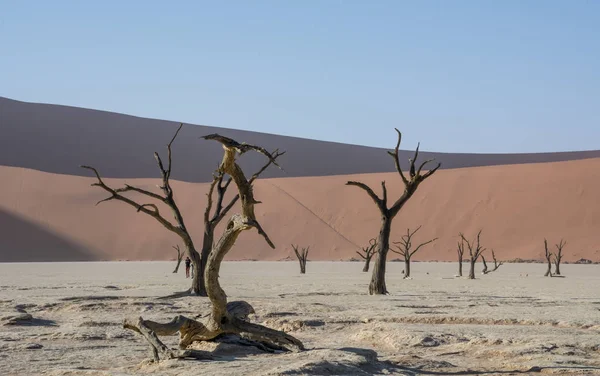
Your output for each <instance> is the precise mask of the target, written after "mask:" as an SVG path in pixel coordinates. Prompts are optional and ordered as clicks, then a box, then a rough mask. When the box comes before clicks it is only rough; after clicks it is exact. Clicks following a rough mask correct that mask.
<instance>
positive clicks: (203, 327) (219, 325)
mask: <svg viewBox="0 0 600 376" xmlns="http://www.w3.org/2000/svg"><path fill="white" fill-rule="evenodd" d="M204 139H206V140H216V141H218V142H220V143H221V144H222V145H223V148H224V149H225V155H224V156H223V161H222V162H221V165H220V167H219V171H220V172H221V173H226V174H228V175H230V176H231V177H232V178H233V181H234V182H235V184H236V186H237V188H238V191H239V195H240V201H241V209H242V213H241V214H234V215H233V216H232V217H231V219H230V220H229V221H228V222H227V226H226V229H225V231H224V232H223V235H222V236H221V238H220V239H219V240H218V242H217V243H216V244H215V246H214V247H213V248H212V250H211V252H210V254H209V256H208V259H207V263H206V272H205V274H204V284H205V286H206V292H207V295H208V298H209V299H210V302H211V305H212V309H211V312H210V314H209V315H208V317H207V318H206V320H204V321H202V322H200V321H196V320H194V319H190V318H187V317H184V316H176V317H175V318H174V319H173V320H172V321H170V322H168V323H164V324H163V323H157V322H153V321H149V320H144V319H142V318H141V317H140V318H135V319H125V320H124V322H123V326H124V327H125V328H127V329H131V330H133V331H136V332H138V333H140V334H142V335H143V336H144V337H145V338H146V340H147V341H148V343H149V344H150V347H151V350H152V354H153V356H154V358H155V360H157V361H158V360H159V359H160V357H161V356H162V358H163V359H164V358H167V359H168V358H186V357H191V358H197V359H198V358H200V359H210V354H208V353H206V352H203V351H197V350H187V347H188V346H189V345H190V344H191V343H193V342H194V341H209V340H212V339H214V338H216V337H217V336H219V335H221V334H235V335H243V336H244V338H246V339H250V340H254V341H258V342H266V343H268V344H272V345H275V346H278V347H280V348H284V349H289V348H295V349H298V350H304V346H303V344H302V342H300V341H299V340H297V339H296V338H294V337H292V336H290V335H288V334H286V333H284V332H281V331H277V330H273V329H270V328H267V327H264V326H262V325H258V324H253V323H250V322H248V321H246V319H245V317H246V316H247V313H248V312H253V311H254V310H253V309H252V307H251V306H250V305H249V304H247V303H245V302H243V303H242V302H236V303H237V304H232V303H234V302H230V303H227V296H226V294H225V292H224V291H223V289H222V288H221V285H220V283H219V270H220V267H221V262H222V261H223V258H224V257H225V255H226V254H227V252H229V250H230V249H231V247H233V245H234V243H235V241H236V240H237V238H238V236H239V235H240V233H241V232H242V231H245V230H250V229H252V228H255V229H256V230H257V231H258V233H259V234H260V235H261V236H262V237H263V238H264V239H265V240H266V242H267V243H268V244H269V246H271V248H275V245H274V244H273V242H272V241H271V240H270V239H269V237H268V236H267V234H266V233H265V231H264V230H263V228H262V226H261V225H260V223H259V222H258V220H257V218H256V216H255V214H254V205H255V204H257V203H259V201H257V200H256V199H255V198H254V193H253V190H252V184H251V183H250V181H249V180H247V179H246V177H245V176H244V173H243V171H242V169H241V168H240V166H239V165H238V164H237V162H236V156H237V154H238V153H239V154H243V153H245V152H247V151H249V150H257V151H259V152H261V153H263V154H265V155H266V156H267V157H268V158H269V159H270V161H271V162H272V163H275V164H276V162H275V158H277V156H278V155H280V154H278V153H277V152H275V153H273V154H271V153H268V152H267V151H266V150H264V149H263V148H259V147H256V146H253V145H248V144H240V143H238V142H236V141H234V140H232V139H230V138H227V137H222V136H220V135H217V134H212V135H208V136H205V137H204ZM236 307H237V308H239V307H242V308H244V309H242V310H243V311H244V312H241V313H240V312H239V309H237V308H236ZM177 332H179V335H180V341H179V347H180V350H179V351H175V350H171V349H169V348H168V347H167V346H165V345H164V344H163V343H162V342H161V341H160V339H159V338H158V336H157V335H174V334H176V333H177Z"/></svg>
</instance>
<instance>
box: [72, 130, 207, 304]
mask: <svg viewBox="0 0 600 376" xmlns="http://www.w3.org/2000/svg"><path fill="white" fill-rule="evenodd" d="M182 127H183V124H180V125H179V128H177V131H176V132H175V135H174V136H173V138H172V139H171V141H170V142H169V143H168V144H167V166H166V167H165V165H164V163H163V160H162V158H161V157H160V155H159V154H158V153H156V152H155V153H154V159H156V163H157V164H158V168H159V170H160V173H161V175H162V185H160V186H159V188H160V190H161V191H162V195H161V194H157V193H154V192H150V191H147V190H145V189H142V188H138V187H134V186H132V185H129V184H125V187H123V188H117V189H114V188H111V187H109V186H108V185H106V184H105V183H104V181H103V180H102V178H101V177H100V173H99V172H98V170H96V169H95V168H94V167H91V166H81V167H82V168H85V169H88V170H91V171H93V172H94V174H95V175H96V178H97V179H98V182H97V183H94V184H92V186H95V187H100V188H102V189H104V190H105V191H106V192H108V193H109V194H110V196H109V197H107V198H105V199H103V200H100V201H98V202H97V203H96V205H98V204H100V203H103V202H106V201H111V200H117V201H121V202H124V203H126V204H128V205H130V206H132V207H134V208H135V209H136V211H137V212H138V213H139V212H141V213H144V214H146V215H149V216H151V217H152V218H154V219H156V221H158V222H159V223H160V224H161V225H162V226H163V227H164V228H166V229H167V230H169V231H171V232H173V233H175V234H176V235H177V236H179V237H180V238H181V240H182V241H183V244H184V246H185V248H186V252H187V254H188V256H189V257H190V258H191V259H192V263H193V264H194V265H196V264H200V254H199V253H198V251H196V247H195V246H194V242H193V240H192V237H191V236H190V233H189V232H188V229H187V227H186V225H185V222H184V220H183V216H182V214H181V211H180V210H179V207H178V206H177V203H176V201H175V196H174V192H173V188H172V187H171V181H170V178H171V169H172V150H171V146H172V145H173V142H174V141H175V139H176V138H177V135H178V134H179V131H180V130H181V128H182ZM130 192H135V193H138V194H141V195H143V196H145V197H146V198H148V199H150V200H151V201H154V202H156V203H160V204H164V205H166V206H167V207H168V208H169V209H170V210H171V212H172V214H173V217H174V219H175V223H172V222H171V221H169V220H167V219H166V218H165V217H164V216H163V215H162V214H161V213H160V210H159V207H158V205H157V204H156V203H153V202H152V203H144V204H140V203H138V202H137V201H134V200H132V199H130V198H128V197H126V195H125V194H126V193H130ZM192 292H193V293H196V294H197V293H198V292H199V291H198V290H197V289H194V286H192Z"/></svg>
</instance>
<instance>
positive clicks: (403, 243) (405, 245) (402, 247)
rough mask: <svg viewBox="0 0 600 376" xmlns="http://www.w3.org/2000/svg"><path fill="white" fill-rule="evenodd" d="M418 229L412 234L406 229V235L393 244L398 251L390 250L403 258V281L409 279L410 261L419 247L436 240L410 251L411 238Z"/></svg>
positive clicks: (432, 240)
mask: <svg viewBox="0 0 600 376" xmlns="http://www.w3.org/2000/svg"><path fill="white" fill-rule="evenodd" d="M420 228H421V226H419V227H417V229H416V230H415V231H413V232H411V231H410V229H406V235H402V240H400V241H399V242H394V244H397V245H396V248H398V250H397V251H394V250H393V249H392V252H394V253H397V254H399V255H401V256H402V257H404V279H406V278H410V260H411V258H412V257H413V255H414V254H415V253H417V251H418V250H419V249H421V247H423V246H424V245H427V244H429V243H431V242H434V241H436V240H437V238H435V239H431V240H428V241H426V242H425V243H421V244H419V245H418V246H417V247H416V248H415V249H414V250H412V246H413V244H412V237H413V235H414V234H416V233H417V231H419V229H420Z"/></svg>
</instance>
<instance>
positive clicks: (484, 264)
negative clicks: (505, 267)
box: [481, 249, 504, 274]
mask: <svg viewBox="0 0 600 376" xmlns="http://www.w3.org/2000/svg"><path fill="white" fill-rule="evenodd" d="M492 259H493V260H494V268H493V269H491V270H490V269H488V266H487V263H486V262H485V257H484V256H483V254H482V255H481V261H482V262H483V270H482V271H481V272H482V273H483V274H488V273H491V272H495V271H496V270H498V268H499V267H500V266H501V265H502V264H504V262H502V261H500V262H498V260H497V259H496V254H495V253H494V250H493V249H492Z"/></svg>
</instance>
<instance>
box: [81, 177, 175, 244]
mask: <svg viewBox="0 0 600 376" xmlns="http://www.w3.org/2000/svg"><path fill="white" fill-rule="evenodd" d="M81 168H85V169H87V170H91V171H93V172H94V174H95V175H96V178H97V179H98V182H97V183H94V184H92V186H97V187H100V188H102V189H104V190H105V191H107V192H108V193H110V194H111V197H108V198H106V199H104V200H101V201H99V202H98V203H96V205H98V204H99V203H101V202H104V201H109V200H118V201H121V202H124V203H126V204H128V205H130V206H133V207H134V208H135V209H136V211H138V212H142V213H145V214H148V215H149V216H151V217H153V218H154V219H156V220H157V221H158V222H159V223H160V224H162V225H163V226H164V227H165V228H167V229H168V230H170V231H172V232H175V233H176V234H178V235H181V231H180V229H179V228H177V227H176V226H174V225H173V224H172V223H171V222H169V221H168V220H166V219H165V218H164V217H163V216H161V215H160V213H159V212H158V208H157V207H156V205H154V204H139V203H137V202H135V201H133V200H131V199H129V198H127V197H125V196H123V195H121V194H120V193H118V192H117V191H116V190H114V189H113V188H111V187H109V186H108V185H106V184H105V183H104V181H103V180H102V178H101V177H100V173H99V172H98V170H96V169H95V168H94V167H91V166H81ZM147 207H153V208H154V210H149V209H147Z"/></svg>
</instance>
